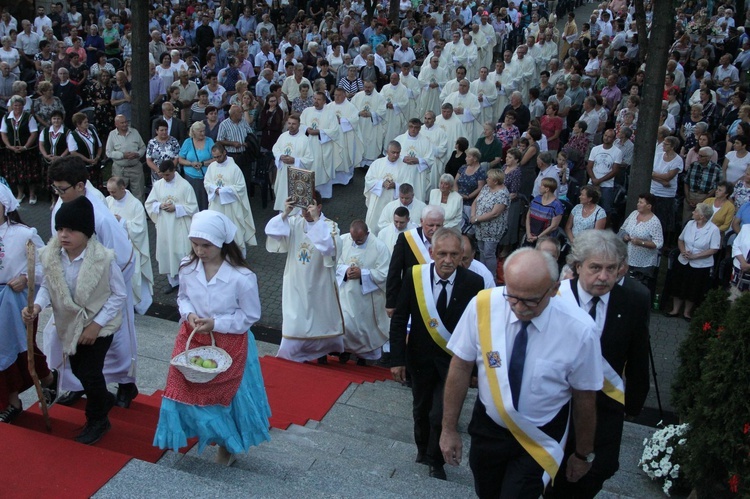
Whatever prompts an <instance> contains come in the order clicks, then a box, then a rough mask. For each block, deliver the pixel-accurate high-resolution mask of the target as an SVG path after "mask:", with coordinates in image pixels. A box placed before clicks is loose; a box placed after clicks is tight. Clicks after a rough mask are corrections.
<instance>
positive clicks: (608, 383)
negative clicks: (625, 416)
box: [602, 356, 625, 405]
mask: <svg viewBox="0 0 750 499" xmlns="http://www.w3.org/2000/svg"><path fill="white" fill-rule="evenodd" d="M602 370H603V371H604V386H603V387H602V391H603V392H604V395H606V396H607V397H609V398H611V399H612V400H614V401H616V402H619V403H621V404H622V405H625V382H624V381H623V380H622V378H621V377H620V375H619V374H617V371H615V370H614V369H613V368H612V366H610V365H609V362H607V359H605V358H604V356H602Z"/></svg>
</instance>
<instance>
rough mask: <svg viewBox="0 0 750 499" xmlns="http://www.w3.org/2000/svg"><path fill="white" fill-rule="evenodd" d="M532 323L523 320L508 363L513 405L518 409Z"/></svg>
mask: <svg viewBox="0 0 750 499" xmlns="http://www.w3.org/2000/svg"><path fill="white" fill-rule="evenodd" d="M530 323H531V321H521V330H520V331H519V332H518V334H517V335H516V340H515V341H514V342H513V353H511V356H510V364H509V365H508V383H510V393H511V395H512V396H513V407H515V408H516V409H518V396H519V395H520V394H521V380H522V379H523V366H524V364H525V363H526V344H527V343H528V342H529V335H528V333H527V332H526V329H527V328H528V327H529V324H530Z"/></svg>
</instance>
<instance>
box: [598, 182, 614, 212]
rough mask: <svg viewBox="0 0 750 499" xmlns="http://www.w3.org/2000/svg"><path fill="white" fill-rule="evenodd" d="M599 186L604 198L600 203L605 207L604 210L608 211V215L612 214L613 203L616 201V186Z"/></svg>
mask: <svg viewBox="0 0 750 499" xmlns="http://www.w3.org/2000/svg"><path fill="white" fill-rule="evenodd" d="M599 188H600V189H601V191H602V198H601V200H600V202H599V204H600V205H601V207H602V208H604V211H606V212H607V215H610V214H611V213H612V204H613V203H614V201H615V188H614V187H601V186H599Z"/></svg>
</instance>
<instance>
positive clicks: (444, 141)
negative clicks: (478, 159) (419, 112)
mask: <svg viewBox="0 0 750 499" xmlns="http://www.w3.org/2000/svg"><path fill="white" fill-rule="evenodd" d="M420 133H421V134H422V135H424V136H425V137H427V138H428V139H429V140H430V142H431V143H432V157H433V160H434V162H433V165H432V169H431V170H430V185H431V186H432V185H439V182H440V175H442V174H443V173H445V163H446V162H447V161H448V150H449V147H450V146H451V144H450V143H449V141H448V138H447V136H446V135H445V131H444V130H443V129H442V128H440V127H439V126H436V125H435V113H434V112H432V111H426V112H425V113H424V125H422V130H421V132H420ZM453 145H455V144H453Z"/></svg>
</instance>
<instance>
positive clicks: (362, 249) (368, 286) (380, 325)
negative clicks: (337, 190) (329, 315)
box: [336, 220, 391, 365]
mask: <svg viewBox="0 0 750 499" xmlns="http://www.w3.org/2000/svg"><path fill="white" fill-rule="evenodd" d="M390 261H391V258H390V251H389V250H388V248H387V247H386V245H385V244H384V243H383V242H381V241H379V240H378V238H377V237H376V236H375V235H373V234H370V233H369V232H368V229H367V224H366V223H365V222H364V221H362V220H355V221H353V222H352V224H351V226H350V228H349V233H348V234H344V235H343V236H341V256H339V261H338V267H337V269H336V281H337V283H338V286H339V296H340V299H341V310H342V311H343V314H344V326H345V329H344V352H346V354H355V355H356V356H357V365H366V361H367V360H377V359H379V358H380V356H381V348H382V347H383V345H384V344H385V343H386V342H387V341H388V331H389V328H390V324H391V320H390V319H389V318H388V315H387V314H386V312H385V281H386V277H387V276H388V266H389V264H390ZM347 358H348V355H346V356H345V357H342V359H343V360H346V359H347Z"/></svg>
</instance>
